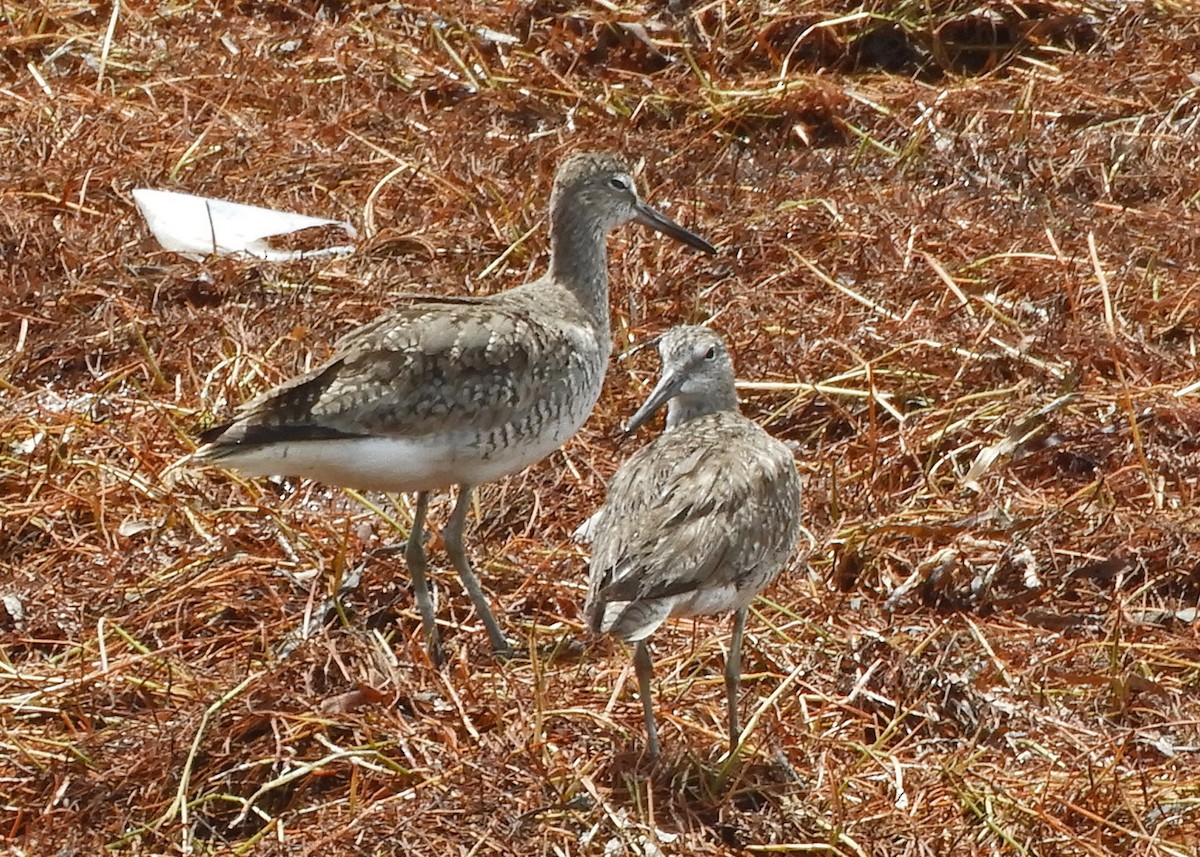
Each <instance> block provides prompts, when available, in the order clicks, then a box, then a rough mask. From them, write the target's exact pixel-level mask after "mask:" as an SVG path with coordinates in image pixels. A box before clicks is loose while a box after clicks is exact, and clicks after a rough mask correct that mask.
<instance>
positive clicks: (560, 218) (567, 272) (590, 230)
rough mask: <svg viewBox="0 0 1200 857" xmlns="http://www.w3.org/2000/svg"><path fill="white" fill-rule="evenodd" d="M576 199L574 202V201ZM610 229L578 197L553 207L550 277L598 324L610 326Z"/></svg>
mask: <svg viewBox="0 0 1200 857" xmlns="http://www.w3.org/2000/svg"><path fill="white" fill-rule="evenodd" d="M572 202H574V203H575V204H571V203H572ZM606 237H607V230H606V229H605V228H604V224H602V223H601V222H600V221H599V219H598V218H597V217H596V212H595V211H593V210H591V209H590V208H589V206H587V205H584V204H580V201H578V200H562V199H555V200H554V203H553V204H552V205H551V207H550V280H551V281H552V282H553V283H554V284H555V285H558V286H563V287H565V288H567V289H568V290H570V292H571V293H572V294H573V295H574V296H575V298H576V300H578V301H579V302H580V303H581V304H582V305H583V307H584V308H585V309H586V310H587V312H588V314H589V315H591V316H592V318H593V319H594V320H595V321H596V323H597V324H598V325H602V326H604V327H605V328H607V326H608V248H607V247H606V246H605V239H606Z"/></svg>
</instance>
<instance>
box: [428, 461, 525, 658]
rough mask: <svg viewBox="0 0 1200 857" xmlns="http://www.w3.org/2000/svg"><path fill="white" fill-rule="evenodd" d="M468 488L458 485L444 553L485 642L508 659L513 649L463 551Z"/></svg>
mask: <svg viewBox="0 0 1200 857" xmlns="http://www.w3.org/2000/svg"><path fill="white" fill-rule="evenodd" d="M471 489H472V486H470V485H460V486H458V502H456V503H455V504H454V511H453V512H451V513H450V520H449V521H448V522H447V523H446V528H445V529H444V530H442V539H443V541H445V542H446V553H448V554H450V562H452V563H454V567H455V568H456V569H458V576H459V577H460V578H461V579H462V583H463V587H464V588H465V589H466V590H467V594H468V595H470V596H471V603H472V604H474V605H475V612H476V613H478V614H479V618H480V619H482V620H483V624H484V627H486V628H487V633H488V639H489V640H491V642H492V651H494V652H495V653H496V654H498V655H502V656H504V657H511V656H512V647H511V646H509V644H508V640H506V639H504V634H503V632H501V630H500V625H499V624H497V622H496V617H495V616H493V615H492V608H491V607H490V606H489V605H488V600H487V596H486V595H484V593H483V587H482V586H480V585H479V578H477V577H476V576H475V572H473V571H472V570H471V563H470V562H468V560H467V551H466V548H465V547H463V529H464V528H465V527H466V523H467V512H468V511H469V509H470V507H471Z"/></svg>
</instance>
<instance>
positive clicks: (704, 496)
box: [585, 327, 800, 756]
mask: <svg viewBox="0 0 1200 857" xmlns="http://www.w3.org/2000/svg"><path fill="white" fill-rule="evenodd" d="M659 351H660V355H661V357H662V363H663V374H662V379H661V380H660V381H659V383H658V385H657V386H656V387H655V389H654V391H653V392H652V393H651V394H650V396H649V398H648V399H647V400H646V403H645V404H644V405H643V406H642V408H641V409H639V411H638V412H637V414H635V415H634V417H633V419H632V420H631V421H630V430H631V431H632V430H633V429H636V428H637V426H638V425H640V424H641V423H642V422H643V421H644V420H645V419H647V418H648V417H649V416H650V415H651V414H652V413H654V411H655V410H657V409H658V408H659V407H660V406H661V405H662V404H663V403H664V402H667V403H668V414H667V426H666V430H665V431H664V432H663V434H662V435H660V436H659V437H658V438H656V439H655V440H653V441H651V442H650V443H649V444H647V445H646V446H645V447H643V448H642V449H640V450H639V451H638V452H636V453H634V454H633V455H632V456H631V457H630V458H629V459H628V460H627V461H626V462H625V463H624V464H622V465H621V467H620V468H619V469H618V470H617V473H616V475H615V476H614V477H613V479H612V482H611V483H610V485H609V489H608V495H607V497H606V499H605V501H604V505H603V507H602V508H601V509H600V512H599V513H598V514H597V516H596V518H595V519H594V520H593V521H592V522H591V524H590V527H589V535H590V537H591V540H592V557H591V583H590V586H589V590H588V599H587V605H586V607H585V613H586V615H587V618H588V623H589V625H590V626H591V628H592V630H593V632H594V633H607V634H612V635H613V636H616V637H619V638H620V639H622V640H626V641H628V642H633V643H635V644H636V649H635V654H634V657H635V664H636V665H637V669H638V683H639V689H640V690H639V692H640V694H641V696H642V704H643V711H644V716H645V720H646V731H647V747H648V751H649V753H650V754H651V755H652V756H654V755H657V754H658V750H659V743H658V734H657V728H656V726H655V723H654V714H653V710H652V708H651V704H650V655H649V650H648V649H647V648H646V640H647V638H648V637H649V636H650V635H651V634H653V633H654V631H655V630H656V629H657V628H658V627H659V626H660V625H661V624H662V623H663V622H664V621H665V620H666V619H667V618H668V617H671V616H690V615H697V614H706V613H722V612H726V611H733V612H734V614H735V619H734V639H733V642H732V643H731V645H730V654H729V660H728V662H727V664H726V683H727V692H728V703H729V731H730V743H731V746H736V743H737V740H738V724H737V688H738V683H739V681H740V651H741V638H742V633H743V630H744V627H745V621H746V611H747V607H748V605H749V604H750V602H751V601H753V600H754V598H755V596H757V595H758V593H759V592H760V591H762V589H763V588H765V587H766V586H767V585H768V584H769V583H770V582H771V581H772V580H774V579H775V577H776V575H777V574H778V573H779V571H780V570H781V569H782V568H783V566H784V564H785V563H786V562H787V559H788V557H789V556H790V555H791V554H792V552H793V550H794V549H795V546H796V541H797V539H798V537H799V534H800V477H799V474H798V473H797V472H796V464H795V460H794V458H793V456H792V453H791V451H790V450H789V449H788V448H787V447H786V446H784V445H783V444H782V443H780V442H779V441H777V440H775V439H774V438H772V437H771V436H770V435H769V434H767V432H765V431H764V430H763V429H762V428H761V427H760V426H758V425H757V424H756V423H754V422H753V421H751V420H748V419H746V418H745V417H743V416H742V415H741V413H739V411H738V407H737V394H736V392H735V390H734V375H733V364H732V361H731V360H730V357H729V352H728V350H727V349H726V347H725V344H724V342H723V341H722V340H721V338H720V337H719V336H718V335H717V334H715V333H713V332H712V331H711V330H708V329H707V328H703V327H676V328H672V329H671V330H669V331H667V333H666V334H664V336H663V337H662V339H661V341H660V343H659Z"/></svg>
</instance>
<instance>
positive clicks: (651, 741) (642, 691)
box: [633, 640, 659, 759]
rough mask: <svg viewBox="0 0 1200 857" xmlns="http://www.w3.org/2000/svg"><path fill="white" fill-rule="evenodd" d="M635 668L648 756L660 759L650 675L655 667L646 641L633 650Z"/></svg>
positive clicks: (641, 641)
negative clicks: (644, 724) (644, 722)
mask: <svg viewBox="0 0 1200 857" xmlns="http://www.w3.org/2000/svg"><path fill="white" fill-rule="evenodd" d="M633 666H634V669H635V670H636V671H637V683H638V696H640V697H641V698H642V717H643V718H644V719H645V721H646V755H648V756H649V757H650V758H651V759H657V758H658V751H659V746H658V726H657V725H656V724H655V722H654V701H653V700H652V699H651V698H650V675H651V673H652V672H653V671H654V665H653V664H652V663H651V662H650V647H649V646H648V645H647V644H646V641H645V640H638V642H637V644H636V645H635V646H634V648H633Z"/></svg>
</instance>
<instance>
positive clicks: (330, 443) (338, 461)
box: [217, 420, 582, 491]
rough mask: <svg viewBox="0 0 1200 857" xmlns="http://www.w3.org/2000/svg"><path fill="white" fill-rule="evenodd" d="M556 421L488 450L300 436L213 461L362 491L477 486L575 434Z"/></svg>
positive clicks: (432, 440) (439, 442) (450, 442)
mask: <svg viewBox="0 0 1200 857" xmlns="http://www.w3.org/2000/svg"><path fill="white" fill-rule="evenodd" d="M581 423H582V420H580V421H579V423H577V424H573V425H572V424H563V425H559V426H556V427H554V428H553V430H551V431H547V432H545V433H543V434H541V435H539V436H535V437H517V438H512V440H511V442H510V443H508V444H505V445H502V446H498V447H495V448H493V449H488V448H487V447H485V446H481V445H480V444H479V443H478V442H476V441H477V439H476V438H475V436H474V435H468V436H455V435H453V434H447V435H439V436H432V437H423V438H403V437H368V438H346V439H336V440H301V441H288V442H283V443H275V444H271V445H268V446H257V447H250V448H246V449H238V450H236V451H235V450H230V451H229V452H227V453H226V454H225V455H224V456H222V458H221V459H220V460H219V461H218V462H217V463H218V464H219V465H220V466H222V467H229V468H232V469H234V470H238V471H241V472H242V473H245V474H246V475H247V476H294V477H302V478H306V479H315V480H317V481H318V482H324V483H326V484H328V485H339V486H343V487H346V488H357V489H360V490H363V491H433V490H437V489H441V488H448V487H450V486H451V485H462V484H466V485H481V484H483V483H484V482H491V481H493V480H496V479H499V478H501V477H502V476H507V475H508V474H510V473H516V472H517V471H519V470H524V469H525V468H526V467H529V466H530V465H531V464H536V463H537V462H539V461H541V460H542V459H543V458H545V457H546V456H547V455H549V454H550V453H552V452H554V450H556V449H558V448H559V447H560V446H562V444H563V443H564V442H565V441H566V440H567V439H568V438H569V437H570V436H571V435H573V434H574V433H575V431H576V429H578V427H579V424H581Z"/></svg>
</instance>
